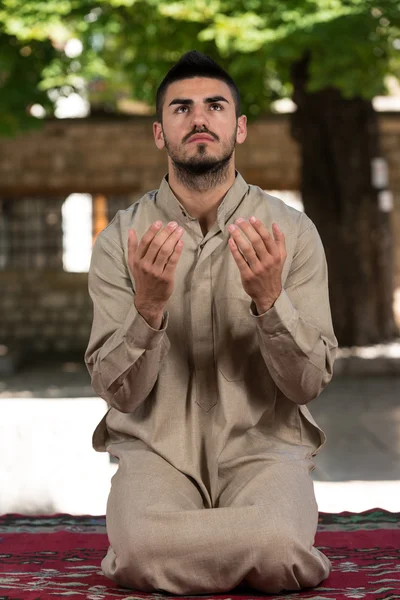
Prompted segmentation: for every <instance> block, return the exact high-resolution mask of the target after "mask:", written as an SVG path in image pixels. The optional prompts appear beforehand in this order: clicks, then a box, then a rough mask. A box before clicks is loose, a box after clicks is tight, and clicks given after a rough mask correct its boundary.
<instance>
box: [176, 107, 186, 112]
mask: <svg viewBox="0 0 400 600" xmlns="http://www.w3.org/2000/svg"><path fill="white" fill-rule="evenodd" d="M186 110H188V107H187V106H179V107H178V108H177V109H176V111H175V112H177V113H180V112H183V111H186Z"/></svg>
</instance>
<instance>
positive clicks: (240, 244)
mask: <svg viewBox="0 0 400 600" xmlns="http://www.w3.org/2000/svg"><path fill="white" fill-rule="evenodd" d="M228 230H229V232H230V234H231V236H232V237H231V239H232V238H233V239H234V241H235V244H236V247H237V248H239V250H240V251H241V252H242V253H243V256H244V258H245V259H246V261H247V262H248V263H249V265H250V267H251V268H252V269H255V267H256V266H257V264H258V262H259V261H258V258H257V255H256V252H255V250H254V248H253V246H252V244H251V243H250V242H249V241H248V240H247V238H246V237H245V236H244V234H243V233H242V231H241V230H240V228H239V227H237V226H236V225H233V224H232V225H229V227H228Z"/></svg>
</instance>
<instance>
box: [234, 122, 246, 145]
mask: <svg viewBox="0 0 400 600" xmlns="http://www.w3.org/2000/svg"><path fill="white" fill-rule="evenodd" d="M246 137H247V117H246V115H241V116H240V117H239V118H238V122H237V128H236V142H237V143H238V144H243V142H244V141H245V139H246Z"/></svg>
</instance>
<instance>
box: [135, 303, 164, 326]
mask: <svg viewBox="0 0 400 600" xmlns="http://www.w3.org/2000/svg"><path fill="white" fill-rule="evenodd" d="M135 306H136V310H137V311H138V313H139V314H140V315H141V316H142V317H143V319H144V320H145V321H146V322H147V323H148V324H149V325H150V327H152V328H153V329H160V326H161V323H162V320H163V316H164V308H154V307H151V308H150V307H148V306H142V305H141V304H140V303H136V302H135Z"/></svg>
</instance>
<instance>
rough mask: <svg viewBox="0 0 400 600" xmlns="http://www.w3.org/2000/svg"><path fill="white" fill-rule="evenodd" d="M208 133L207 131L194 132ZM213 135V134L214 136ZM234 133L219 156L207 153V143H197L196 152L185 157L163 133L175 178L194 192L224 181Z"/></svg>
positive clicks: (231, 151)
mask: <svg viewBox="0 0 400 600" xmlns="http://www.w3.org/2000/svg"><path fill="white" fill-rule="evenodd" d="M195 133H208V132H194V133H192V134H191V136H192V135H194V134H195ZM214 137H215V136H214ZM235 142H236V134H235V135H234V136H233V137H232V139H231V140H230V142H227V143H226V144H225V145H224V148H223V154H222V156H221V157H220V158H216V157H214V156H210V155H209V154H208V153H207V144H202V143H201V142H200V143H197V152H196V154H195V155H194V156H190V157H189V158H187V159H184V158H182V156H179V155H178V153H177V152H176V151H175V150H173V149H171V147H170V146H169V144H168V141H167V139H166V137H165V135H164V143H165V148H166V150H167V152H168V155H169V157H170V158H171V161H172V166H173V169H174V172H175V175H176V177H177V179H179V181H180V182H181V183H182V184H183V185H184V186H185V187H186V188H188V189H191V190H195V191H196V192H204V191H206V190H210V189H212V188H214V187H216V186H218V185H221V184H223V183H224V182H225V180H226V179H227V177H228V173H229V163H230V161H231V158H232V155H233V152H234V150H235Z"/></svg>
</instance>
